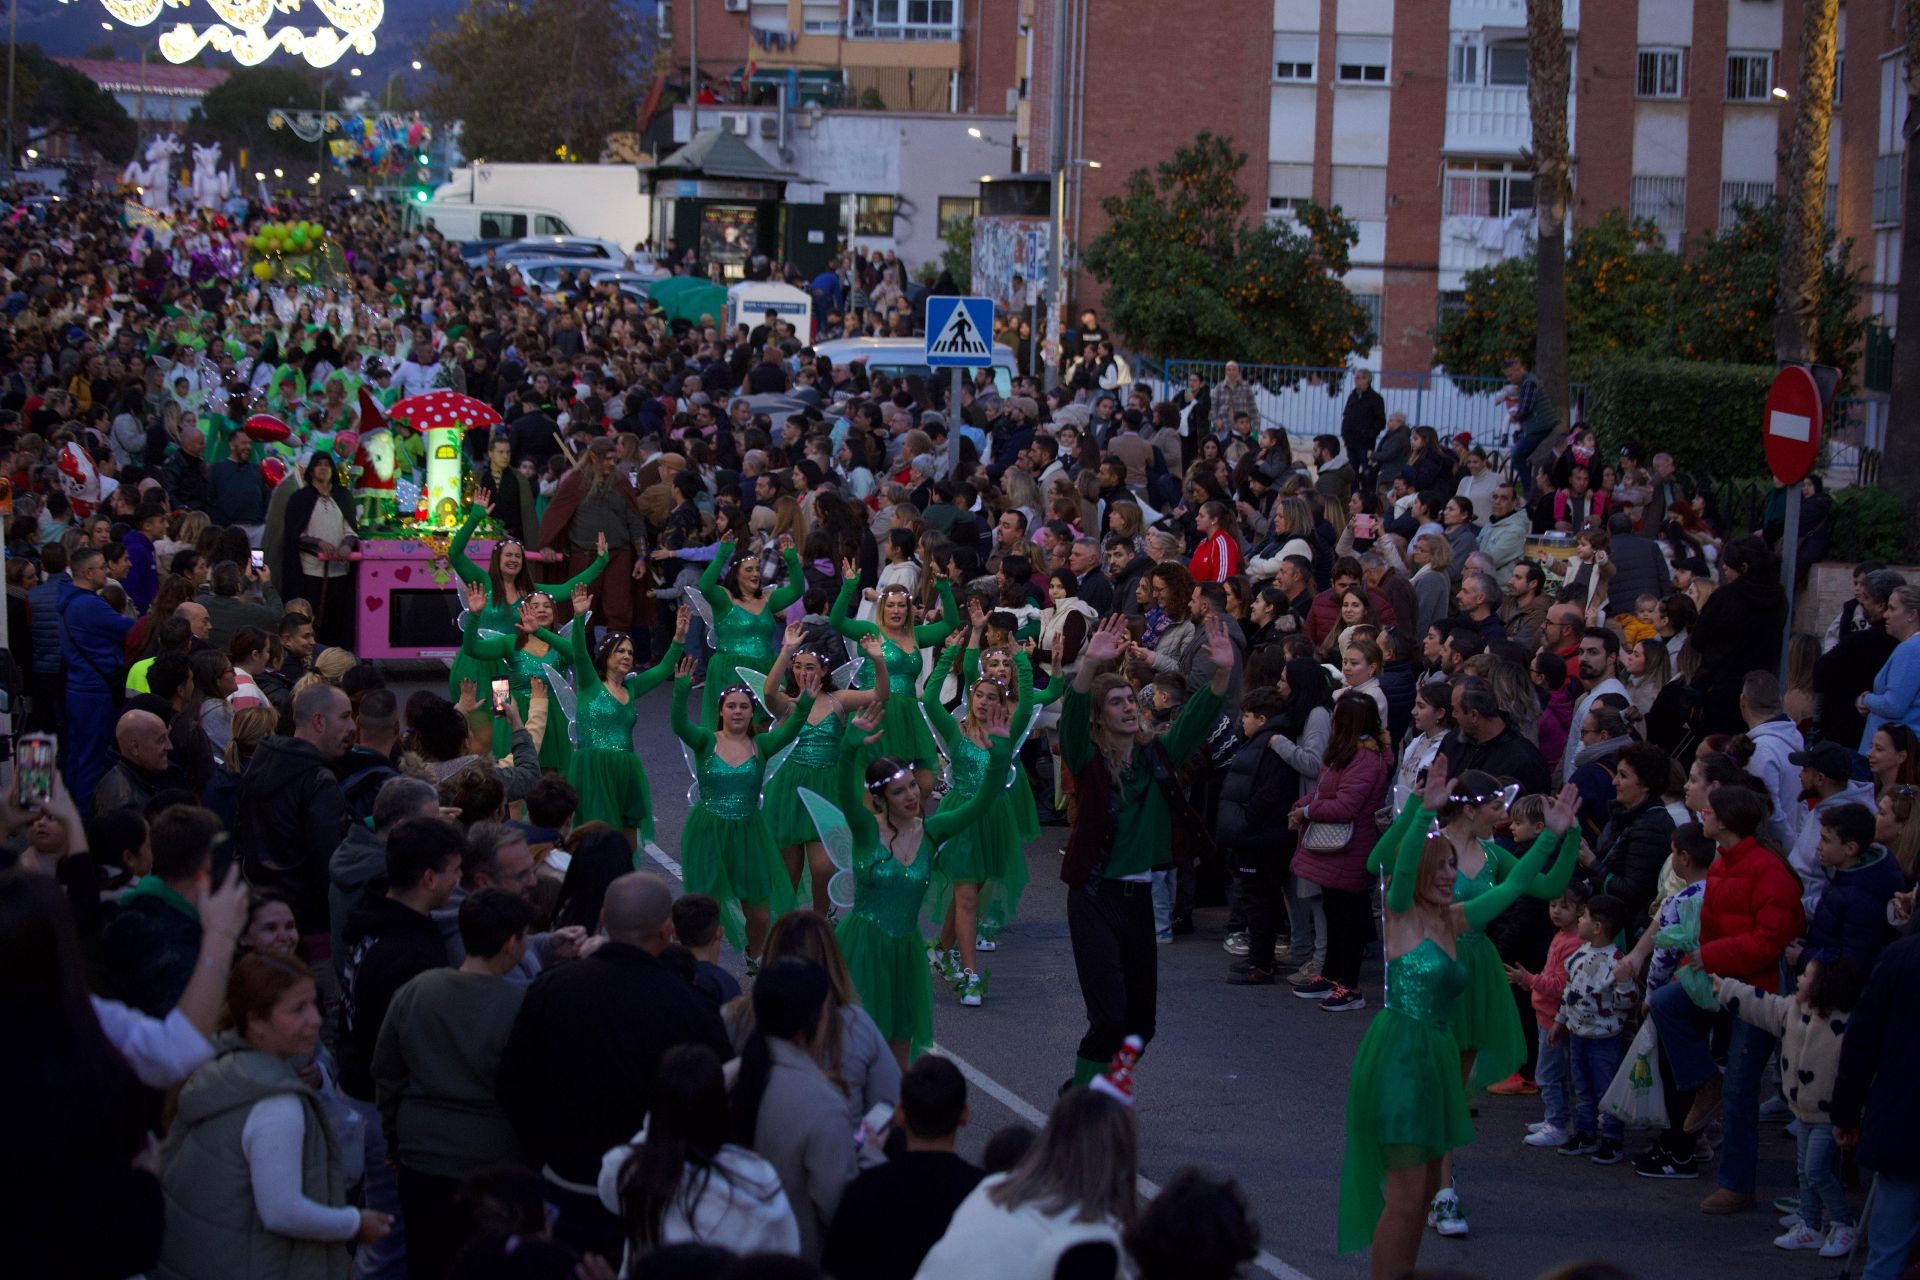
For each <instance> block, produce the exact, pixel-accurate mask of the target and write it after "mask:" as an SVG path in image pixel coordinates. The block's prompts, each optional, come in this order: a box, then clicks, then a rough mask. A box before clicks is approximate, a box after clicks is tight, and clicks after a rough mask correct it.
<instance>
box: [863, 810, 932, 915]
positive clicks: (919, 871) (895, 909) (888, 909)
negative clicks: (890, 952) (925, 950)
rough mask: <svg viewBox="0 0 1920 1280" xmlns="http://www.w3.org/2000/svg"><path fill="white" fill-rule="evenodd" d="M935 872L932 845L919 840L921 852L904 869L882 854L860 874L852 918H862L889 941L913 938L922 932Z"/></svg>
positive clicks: (895, 861)
mask: <svg viewBox="0 0 1920 1280" xmlns="http://www.w3.org/2000/svg"><path fill="white" fill-rule="evenodd" d="M932 870H933V847H932V842H931V841H929V840H928V839H927V838H926V837H925V836H924V835H922V836H921V838H920V852H918V853H917V854H915V855H914V858H913V865H912V866H910V867H909V866H905V865H903V864H902V863H900V862H899V860H897V859H895V858H891V857H888V856H887V855H886V853H885V851H884V850H883V851H882V852H881V853H880V855H879V856H878V857H876V858H875V859H874V861H873V863H872V864H871V865H870V866H868V867H867V868H866V869H865V870H863V871H860V872H858V873H857V875H856V877H855V884H854V891H853V914H854V915H857V916H861V917H863V918H865V919H866V920H868V921H869V922H871V923H872V924H873V925H875V926H876V927H878V928H879V930H880V931H881V932H882V933H884V934H886V935H887V936H888V937H890V938H907V937H912V936H914V935H916V934H917V933H919V931H920V908H921V904H922V903H923V902H924V901H925V900H926V896H927V881H928V878H929V876H930V875H931V873H932Z"/></svg>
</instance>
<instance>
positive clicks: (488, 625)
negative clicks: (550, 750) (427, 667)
mask: <svg viewBox="0 0 1920 1280" xmlns="http://www.w3.org/2000/svg"><path fill="white" fill-rule="evenodd" d="M492 514H493V506H492V504H491V503H487V504H482V503H477V502H476V503H474V504H473V505H472V506H471V507H469V508H467V518H466V519H465V520H464V521H462V522H461V525H460V528H459V529H458V530H457V531H456V532H455V533H454V535H453V541H452V542H450V543H448V544H447V563H448V564H449V565H451V566H452V567H453V571H454V573H455V574H456V575H457V576H458V577H459V579H460V581H462V582H464V583H466V584H468V585H469V586H475V585H477V586H482V587H485V588H486V592H487V598H486V607H485V608H483V609H481V610H479V611H478V612H475V613H471V614H470V615H469V616H468V617H467V618H466V619H465V628H464V630H463V631H462V632H461V635H460V652H459V653H457V654H455V655H454V659H453V670H451V671H450V672H448V673H447V690H448V693H447V696H448V697H449V698H452V699H453V700H454V701H456V702H458V701H459V700H460V683H461V681H463V680H471V681H473V685H474V688H476V689H478V690H479V691H480V706H479V707H477V708H476V709H475V710H474V711H472V712H471V713H470V715H469V718H470V719H472V720H473V721H474V724H475V726H476V727H477V728H479V729H481V730H483V731H484V732H486V733H487V734H488V735H489V737H488V740H489V741H490V742H492V743H493V755H494V759H496V760H497V759H499V758H500V757H502V756H504V755H506V754H507V753H508V750H509V743H508V736H507V734H506V732H505V730H506V726H505V725H504V724H502V723H498V722H497V717H495V716H494V714H493V698H492V696H491V695H492V691H493V682H494V681H495V680H506V679H509V678H510V676H509V673H508V667H509V665H510V659H511V658H512V657H513V651H514V649H515V648H516V647H517V646H518V642H519V635H520V600H521V598H522V597H524V596H527V595H531V594H532V593H533V591H534V590H535V587H534V584H533V570H532V568H531V567H530V566H529V565H528V563H527V551H526V548H525V547H523V546H521V545H520V542H519V540H518V539H516V538H511V537H503V538H501V539H500V541H498V542H496V543H494V544H493V555H492V556H491V557H490V558H489V559H488V561H487V569H486V572H484V573H482V572H481V571H480V566H478V565H476V564H475V563H474V562H473V561H472V560H470V559H468V558H467V543H468V542H469V541H471V540H472V538H473V531H474V529H475V528H476V527H478V525H479V524H480V521H481V519H482V518H484V517H486V516H491V515H492ZM598 550H599V553H600V554H599V556H598V557H597V558H596V559H595V560H594V562H593V563H592V564H590V565H588V566H587V567H586V568H585V569H583V570H581V571H580V574H579V576H577V577H575V578H573V579H571V580H569V581H567V582H563V583H561V584H560V585H559V586H557V587H554V588H553V591H554V593H555V594H558V595H572V594H573V590H574V588H575V587H584V586H587V585H589V584H590V583H592V582H593V580H594V579H595V578H598V577H599V576H600V574H601V571H602V570H604V569H605V568H606V567H607V540H606V538H605V537H604V536H603V537H602V538H601V539H600V545H599V548H598ZM469 599H471V597H469ZM522 711H523V714H524V708H523V709H522Z"/></svg>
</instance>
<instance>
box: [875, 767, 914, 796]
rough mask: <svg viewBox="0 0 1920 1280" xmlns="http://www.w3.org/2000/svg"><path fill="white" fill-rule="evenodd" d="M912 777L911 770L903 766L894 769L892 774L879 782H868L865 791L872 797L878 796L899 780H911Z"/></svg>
mask: <svg viewBox="0 0 1920 1280" xmlns="http://www.w3.org/2000/svg"><path fill="white" fill-rule="evenodd" d="M912 776H913V770H912V769H910V768H907V767H905V766H902V767H900V768H898V769H895V770H894V771H893V772H892V773H890V774H888V775H887V776H886V777H884V778H882V779H880V781H878V782H869V783H868V784H867V790H869V791H871V792H872V793H873V794H874V795H879V794H880V793H881V792H882V791H885V790H886V789H887V788H888V787H890V786H892V785H893V784H894V783H896V782H898V781H900V779H902V778H911V777H912Z"/></svg>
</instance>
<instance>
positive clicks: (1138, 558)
mask: <svg viewBox="0 0 1920 1280" xmlns="http://www.w3.org/2000/svg"><path fill="white" fill-rule="evenodd" d="M1151 568H1153V561H1151V560H1149V559H1148V558H1147V557H1146V556H1144V555H1141V554H1140V553H1139V552H1137V551H1135V550H1134V547H1133V539H1131V538H1124V537H1121V536H1120V535H1119V534H1113V535H1112V536H1110V537H1108V539H1107V577H1108V578H1110V579H1111V580H1112V582H1113V603H1114V605H1115V607H1117V608H1118V609H1119V610H1120V612H1121V613H1124V614H1126V615H1127V616H1128V617H1129V618H1137V617H1139V616H1140V614H1141V612H1142V609H1141V607H1140V598H1139V591H1140V579H1142V578H1144V577H1146V576H1147V570H1149V569H1151ZM1109 612H1111V610H1109Z"/></svg>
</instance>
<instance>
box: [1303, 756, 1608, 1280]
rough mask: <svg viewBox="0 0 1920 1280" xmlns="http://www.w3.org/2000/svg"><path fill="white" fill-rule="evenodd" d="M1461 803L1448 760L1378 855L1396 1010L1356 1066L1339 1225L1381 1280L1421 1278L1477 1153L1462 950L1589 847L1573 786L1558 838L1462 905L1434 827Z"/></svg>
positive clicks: (1555, 809) (1555, 818) (1383, 1017)
mask: <svg viewBox="0 0 1920 1280" xmlns="http://www.w3.org/2000/svg"><path fill="white" fill-rule="evenodd" d="M1458 792H1459V785H1458V784H1457V783H1450V782H1449V779H1448V778H1447V761H1446V757H1445V756H1438V757H1436V758H1435V759H1434V762H1433V765H1432V767H1431V768H1429V769H1428V771H1427V785H1426V789H1425V791H1424V792H1423V793H1422V794H1421V795H1419V796H1416V797H1414V798H1413V799H1410V800H1408V802H1407V804H1406V806H1405V807H1404V808H1403V809H1402V810H1401V811H1400V816H1399V818H1397V819H1396V820H1395V821H1394V824H1393V826H1392V827H1390V828H1388V830H1387V833H1386V835H1384V836H1382V837H1381V838H1380V843H1379V845H1378V847H1377V850H1376V852H1377V854H1378V855H1379V856H1381V857H1382V858H1383V859H1385V860H1387V861H1388V862H1389V863H1390V865H1389V866H1388V868H1387V869H1388V871H1389V872H1390V874H1391V877H1392V878H1391V880H1390V882H1389V884H1388V886H1387V893H1386V954H1387V998H1386V1005H1385V1007H1384V1008H1382V1009H1381V1010H1380V1012H1379V1013H1377V1014H1375V1015H1374V1018H1373V1022H1372V1023H1371V1024H1370V1025H1369V1026H1368V1027H1367V1034H1366V1036H1365V1038H1364V1039H1362V1040H1361V1042H1360V1048H1359V1049H1358V1051H1356V1053H1355V1054H1354V1060H1353V1071H1352V1073H1351V1077H1350V1083H1349V1085H1348V1088H1347V1151H1346V1160H1345V1162H1344V1164H1343V1166H1342V1168H1341V1171H1340V1215H1339V1247H1340V1250H1341V1251H1342V1252H1343V1253H1344V1252H1350V1251H1352V1250H1354V1249H1360V1248H1364V1247H1365V1246H1366V1245H1367V1244H1368V1243H1369V1242H1371V1243H1372V1244H1373V1257H1372V1260H1371V1264H1372V1275H1373V1277H1374V1280H1390V1278H1391V1277H1396V1276H1401V1275H1404V1274H1406V1273H1407V1272H1409V1271H1411V1270H1412V1269H1413V1267H1414V1264H1415V1262H1416V1261H1417V1260H1418V1258H1419V1255H1420V1236H1421V1232H1422V1231H1423V1230H1424V1225H1423V1220H1424V1215H1425V1213H1426V1210H1427V1205H1428V1202H1429V1201H1430V1200H1431V1199H1432V1198H1433V1197H1434V1195H1435V1194H1436V1193H1437V1192H1438V1190H1439V1188H1440V1182H1441V1176H1442V1175H1441V1168H1440V1166H1441V1160H1442V1158H1443V1157H1444V1156H1445V1155H1446V1154H1447V1153H1448V1152H1450V1151H1452V1150H1453V1149H1454V1148H1456V1147H1460V1146H1464V1145H1465V1144H1466V1143H1469V1142H1471V1141H1473V1122H1472V1120H1471V1119H1470V1118H1469V1116H1468V1112H1467V1092H1466V1088H1465V1086H1464V1085H1463V1083H1462V1081H1461V1075H1460V1070H1459V1065H1460V1063H1459V1048H1458V1046H1457V1045H1456V1044H1455V1043H1454V1039H1453V1033H1452V1031H1451V1030H1450V1020H1451V1016H1452V1014H1453V1012H1454V1009H1455V1006H1456V1003H1457V1001H1458V1000H1459V999H1460V996H1461V994H1462V993H1463V992H1464V991H1465V990H1466V988H1467V985H1468V981H1469V979H1468V972H1467V971H1468V966H1467V963H1466V961H1465V960H1464V959H1463V958H1462V957H1461V956H1460V954H1459V950H1460V946H1461V942H1462V940H1463V938H1464V937H1465V936H1466V935H1468V934H1470V933H1477V932H1478V931H1479V930H1481V929H1483V928H1485V927H1486V924H1487V922H1488V921H1490V920H1492V919H1493V918H1494V917H1495V916H1497V915H1499V914H1500V913H1501V912H1502V911H1504V910H1506V909H1507V908H1508V907H1510V906H1512V905H1513V903H1514V900H1515V899H1517V898H1518V897H1519V896H1520V894H1521V891H1522V887H1523V886H1524V885H1526V884H1528V883H1529V882H1530V881H1531V880H1532V879H1533V877H1534V876H1535V875H1536V874H1537V873H1538V872H1539V870H1540V868H1541V867H1543V866H1544V865H1546V862H1547V858H1548V856H1549V855H1550V854H1551V853H1552V852H1553V850H1554V848H1555V847H1556V846H1561V845H1563V844H1564V842H1565V841H1566V840H1567V838H1568V837H1569V835H1571V836H1572V838H1573V840H1574V842H1575V847H1576V848H1577V847H1578V835H1579V833H1578V831H1577V830H1576V829H1575V827H1574V816H1575V814H1576V813H1577V812H1578V810H1579V807H1580V794H1579V792H1578V791H1577V790H1575V789H1574V788H1573V787H1571V786H1569V787H1566V788H1564V789H1563V790H1562V791H1561V792H1560V795H1559V796H1558V797H1557V798H1556V799H1555V800H1554V801H1553V803H1551V804H1549V805H1548V806H1547V811H1546V824H1547V829H1546V830H1545V831H1543V832H1541V833H1540V835H1539V837H1538V838H1537V839H1535V840H1534V842H1533V847H1532V848H1531V849H1529V850H1528V851H1527V855H1526V856H1525V857H1524V858H1521V859H1518V860H1517V861H1516V863H1515V864H1514V868H1513V872H1512V874H1510V875H1508V876H1507V877H1506V879H1505V880H1504V881H1503V882H1502V883H1500V884H1498V885H1494V886H1492V887H1490V888H1488V889H1487V890H1486V891H1484V892H1482V893H1480V894H1479V895H1478V896H1477V897H1475V898H1473V899H1472V900H1471V901H1467V902H1461V901H1458V900H1457V897H1456V894H1455V886H1454V883H1453V882H1454V877H1455V871H1454V859H1455V852H1454V845H1453V842H1452V841H1450V840H1448V839H1447V838H1446V837H1445V836H1444V835H1442V834H1440V833H1439V832H1437V831H1434V830H1433V829H1432V822H1431V819H1432V816H1433V814H1434V812H1435V811H1436V810H1438V809H1441V808H1442V807H1444V806H1446V805H1449V804H1452V803H1454V802H1455V801H1456V799H1457V796H1458ZM1429 806H1432V807H1431V808H1429ZM1383 1185H1384V1186H1385V1189H1386V1194H1385V1196H1384V1198H1383V1197H1382V1195H1381V1188H1382V1186H1383ZM1383 1210H1384V1212H1383Z"/></svg>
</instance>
